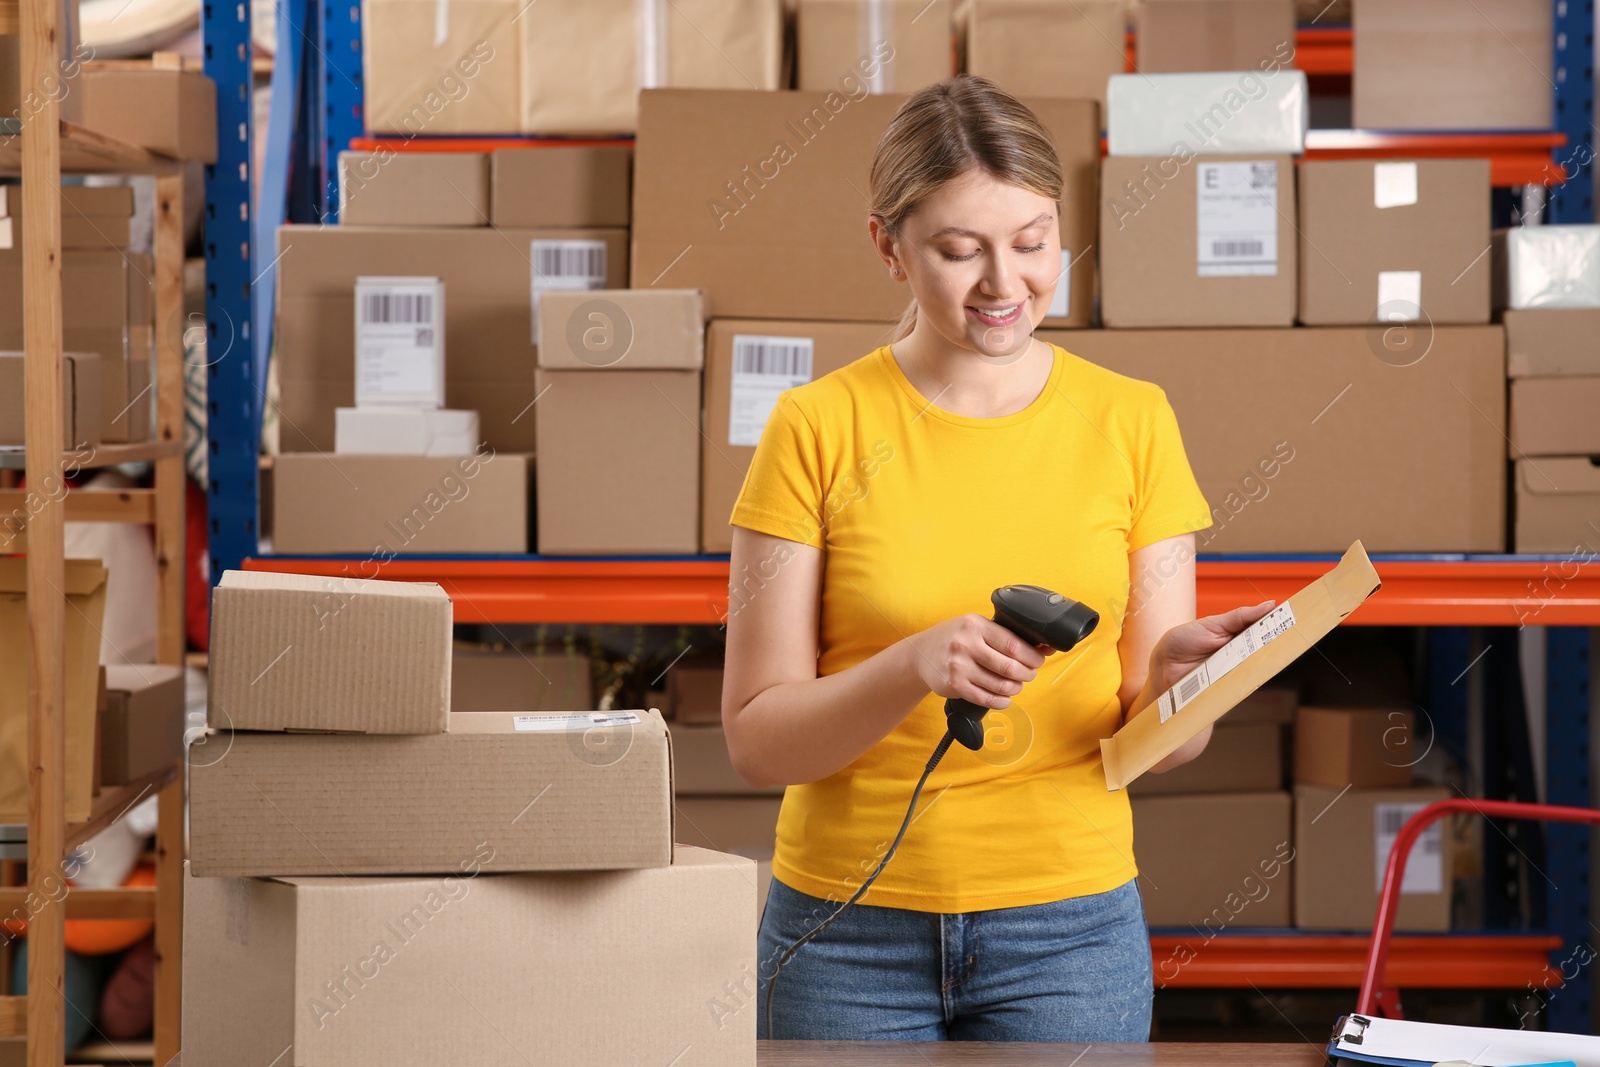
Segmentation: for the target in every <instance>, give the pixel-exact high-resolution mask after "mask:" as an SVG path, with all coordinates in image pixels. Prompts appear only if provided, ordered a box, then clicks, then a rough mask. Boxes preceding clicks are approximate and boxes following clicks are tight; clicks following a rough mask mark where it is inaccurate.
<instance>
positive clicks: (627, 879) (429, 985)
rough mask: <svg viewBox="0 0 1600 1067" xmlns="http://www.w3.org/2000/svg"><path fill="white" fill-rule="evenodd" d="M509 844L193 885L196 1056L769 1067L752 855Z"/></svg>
mask: <svg viewBox="0 0 1600 1067" xmlns="http://www.w3.org/2000/svg"><path fill="white" fill-rule="evenodd" d="M546 799H549V798H548V797H547V798H546ZM495 844H496V843H495V842H493V841H489V842H484V843H483V844H482V845H479V844H478V843H477V842H472V843H471V844H469V845H468V847H467V848H466V850H465V851H464V852H463V853H462V854H461V855H459V856H457V857H454V858H453V862H452V864H451V868H450V873H449V875H448V876H446V877H444V878H427V879H422V878H363V879H359V880H352V879H346V878H292V879H291V878H284V879H271V880H255V879H222V878H189V879H187V880H186V882H185V886H184V916H185V920H184V924H183V926H184V943H183V1000H184V1012H183V1062H184V1064H185V1067H240V1065H241V1064H247V1063H251V1062H253V1061H254V1060H255V1059H258V1058H259V1057H260V1055H261V1050H262V1049H264V1048H267V1047H268V1046H271V1047H272V1049H273V1052H272V1053H268V1057H269V1058H270V1057H271V1056H272V1055H274V1054H276V1053H277V1052H278V1050H280V1049H282V1050H286V1049H289V1048H293V1050H294V1052H293V1055H292V1057H289V1056H285V1058H284V1059H283V1060H282V1061H281V1063H282V1064H284V1065H287V1064H288V1063H289V1062H290V1059H291V1058H292V1060H293V1062H294V1063H295V1064H339V1065H340V1067H394V1065H397V1064H414V1063H471V1064H473V1065H474V1067H528V1064H529V1063H531V1062H559V1063H560V1064H562V1067H616V1065H620V1064H647V1065H648V1064H660V1065H663V1067H664V1065H666V1064H669V1063H671V1062H672V1061H673V1059H674V1058H678V1059H679V1060H680V1063H681V1064H684V1065H687V1064H690V1063H692V1064H694V1065H695V1067H754V1065H755V1062H756V1012H758V1011H759V1010H760V1005H759V1001H758V998H757V996H756V967H757V960H756V940H755V922H756V907H757V902H756V884H757V876H756V865H755V864H754V863H753V862H751V861H750V860H747V859H743V858H740V857H737V856H726V855H718V854H717V853H714V852H706V851H703V850H701V849H694V848H680V849H678V850H677V853H676V855H675V857H674V860H673V862H672V864H671V865H670V866H664V867H657V868H652V869H646V870H636V871H603V872H590V873H582V874H564V875H516V874H506V875H502V874H497V873H495V872H497V871H501V870H504V869H505V863H504V853H503V852H501V851H500V850H499V849H498V848H496V847H495ZM619 982H625V983H626V993H620V992H619V986H618V983H619ZM685 1049H692V1050H693V1054H692V1056H685V1055H684V1050H685ZM263 1062H265V1061H263Z"/></svg>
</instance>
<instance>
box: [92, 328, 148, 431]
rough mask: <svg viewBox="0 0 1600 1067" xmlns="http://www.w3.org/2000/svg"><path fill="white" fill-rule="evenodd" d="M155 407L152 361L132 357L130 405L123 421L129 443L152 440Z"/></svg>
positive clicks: (129, 363) (123, 415)
mask: <svg viewBox="0 0 1600 1067" xmlns="http://www.w3.org/2000/svg"><path fill="white" fill-rule="evenodd" d="M147 351H148V350H147ZM95 358H96V359H98V358H99V357H98V356H96V357H95ZM154 406H155V395H154V390H153V389H152V387H151V383H150V360H149V358H148V357H147V358H144V359H136V358H132V357H131V356H130V358H129V360H128V403H127V405H126V406H125V408H124V410H123V414H122V418H123V420H125V421H126V422H127V424H128V440H129V441H148V440H150V409H151V408H152V407H154Z"/></svg>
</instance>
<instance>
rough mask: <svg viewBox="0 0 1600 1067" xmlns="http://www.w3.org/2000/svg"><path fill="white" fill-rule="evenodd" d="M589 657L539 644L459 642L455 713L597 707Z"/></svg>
mask: <svg viewBox="0 0 1600 1067" xmlns="http://www.w3.org/2000/svg"><path fill="white" fill-rule="evenodd" d="M590 672H591V664H590V662H589V657H588V656H587V655H586V654H584V653H581V652H577V651H574V652H572V653H570V654H569V653H567V652H564V651H563V652H557V651H548V652H541V651H540V650H539V649H537V648H519V647H515V646H513V647H509V648H501V647H494V648H472V647H464V646H462V645H460V644H458V645H456V648H455V652H454V654H453V655H452V658H451V664H450V710H451V711H555V710H557V709H568V710H588V709H591V708H593V707H594V706H595V697H594V683H593V681H592V679H591V675H590Z"/></svg>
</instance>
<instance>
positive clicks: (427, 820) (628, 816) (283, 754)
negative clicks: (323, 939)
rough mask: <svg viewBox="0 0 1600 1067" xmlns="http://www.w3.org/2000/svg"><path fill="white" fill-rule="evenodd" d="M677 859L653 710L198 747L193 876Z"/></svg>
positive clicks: (491, 716) (248, 736)
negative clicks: (471, 860)
mask: <svg viewBox="0 0 1600 1067" xmlns="http://www.w3.org/2000/svg"><path fill="white" fill-rule="evenodd" d="M484 843H487V844H488V845H490V846H492V847H493V849H494V851H495V857H496V858H495V868H496V869H497V870H501V871H578V870H612V869H621V868H631V867H660V866H664V865H666V864H667V863H669V862H671V859H672V757H671V751H670V748H669V746H668V742H667V727H666V724H665V723H664V722H663V721H662V720H661V717H660V716H659V715H655V714H653V713H651V712H649V711H638V712H633V711H620V712H559V713H558V712H527V713H519V712H491V711H475V712H462V713H459V714H452V715H451V716H450V730H449V732H448V733H442V734H415V735H412V736H394V735H390V736H357V735H350V734H330V735H317V736H314V735H308V734H283V733H279V734H272V733H253V732H246V731H235V732H234V733H233V734H232V735H231V736H226V737H223V736H218V735H216V734H215V733H213V734H212V735H210V736H208V738H207V740H206V743H205V744H204V745H203V746H200V747H198V748H194V749H191V750H190V759H189V862H190V865H191V867H192V869H193V870H194V873H195V874H196V875H205V876H211V875H277V874H285V875H287V874H308V875H311V874H330V875H332V874H336V875H356V874H445V873H449V872H451V871H453V870H455V869H456V865H457V864H458V863H460V862H461V861H462V860H463V859H465V858H467V857H470V856H471V855H472V854H473V851H474V849H476V848H478V847H479V846H480V845H482V844H484Z"/></svg>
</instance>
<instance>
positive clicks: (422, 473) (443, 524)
mask: <svg viewBox="0 0 1600 1067" xmlns="http://www.w3.org/2000/svg"><path fill="white" fill-rule="evenodd" d="M532 480H533V457H532V456H530V455H526V454H519V453H510V452H498V453H497V452H494V451H493V450H483V451H479V452H477V453H475V454H473V455H470V456H336V455H335V456H330V455H324V454H320V453H307V452H298V453H295V454H293V455H280V456H278V457H277V459H276V460H275V461H274V470H273V478H272V493H273V513H274V525H273V531H272V538H273V550H274V551H276V552H286V553H301V554H306V555H316V554H319V553H325V552H349V553H359V554H362V555H366V556H368V557H369V558H372V557H377V558H387V557H388V556H390V555H402V556H403V555H412V554H415V553H419V552H494V553H513V554H520V553H524V552H527V551H528V504H529V501H530V498H531V496H532V489H531V487H530V486H529V482H531V481H532ZM352 486H354V487H355V488H354V489H352V488H351V487H352Z"/></svg>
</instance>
